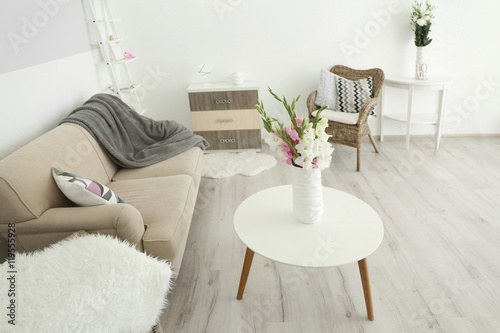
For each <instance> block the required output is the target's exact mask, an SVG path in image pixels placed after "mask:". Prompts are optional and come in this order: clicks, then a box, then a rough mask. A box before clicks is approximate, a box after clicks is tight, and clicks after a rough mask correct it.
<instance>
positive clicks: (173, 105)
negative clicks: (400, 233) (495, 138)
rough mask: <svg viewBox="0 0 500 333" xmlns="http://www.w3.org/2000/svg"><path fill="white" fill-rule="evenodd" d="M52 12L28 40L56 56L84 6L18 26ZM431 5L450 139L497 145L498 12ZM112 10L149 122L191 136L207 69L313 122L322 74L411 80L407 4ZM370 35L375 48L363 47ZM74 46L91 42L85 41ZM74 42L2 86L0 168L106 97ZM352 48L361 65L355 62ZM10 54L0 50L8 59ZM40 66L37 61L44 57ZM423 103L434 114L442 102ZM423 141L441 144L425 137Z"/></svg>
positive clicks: (433, 52)
mask: <svg viewBox="0 0 500 333" xmlns="http://www.w3.org/2000/svg"><path fill="white" fill-rule="evenodd" d="M54 1H57V3H59V4H60V11H58V12H57V15H56V16H55V17H54V18H53V19H51V20H50V21H49V22H48V23H47V24H46V25H45V26H43V27H41V28H40V31H39V33H37V35H36V36H34V39H31V40H30V43H35V42H36V43H35V44H37V45H39V49H40V48H42V49H43V47H44V46H47V45H53V44H51V43H52V39H53V38H56V36H55V35H51V34H50V33H47V32H48V31H49V32H50V29H51V28H50V24H53V22H59V20H60V22H65V23H64V24H67V25H73V24H75V19H73V20H72V19H71V18H72V17H74V15H75V14H74V13H73V12H71V13H72V14H70V15H69V18H68V17H67V15H66V14H65V10H68V9H69V8H72V9H74V8H75V7H74V6H71V5H70V3H71V2H74V1H79V0H30V2H32V3H34V4H35V7H33V6H31V7H26V8H27V9H26V10H27V11H28V12H26V13H25V14H22V15H21V16H19V14H18V20H14V21H16V22H18V23H19V22H21V21H20V20H21V18H22V17H23V15H24V16H26V17H28V19H30V16H29V15H30V13H31V14H33V13H34V14H38V15H39V7H40V4H41V3H45V4H47V3H54ZM9 3H11V2H8V3H5V4H4V5H5V6H8V4H9ZM433 3H434V4H436V5H437V6H438V11H437V14H436V24H435V25H434V26H433V28H432V32H431V37H432V38H434V41H433V42H432V44H431V45H430V46H429V47H428V49H427V50H426V51H427V54H426V58H427V60H428V63H429V71H430V75H439V74H449V75H452V76H454V77H455V80H456V81H455V84H454V86H453V87H452V90H451V92H450V94H449V98H448V114H447V116H446V119H447V121H446V122H445V124H444V134H469V133H477V134H489V133H500V93H499V92H500V66H499V65H498V59H500V43H499V42H498V41H499V40H500V20H498V19H497V13H498V12H499V11H500V3H499V2H498V1H497V0H477V1H474V2H472V1H466V0H436V1H434V2H433ZM110 4H111V7H112V9H113V11H114V12H115V14H116V16H119V17H121V18H122V21H120V22H119V23H118V26H119V29H120V32H121V34H122V37H124V38H125V42H124V43H125V44H124V45H125V49H126V50H132V51H133V52H134V53H135V54H136V55H137V56H138V57H139V58H138V60H137V61H135V62H134V63H133V66H132V70H133V72H134V76H135V78H136V80H137V81H138V82H143V83H145V86H146V87H148V89H146V90H144V104H146V105H145V106H146V107H147V108H148V111H147V113H146V115H147V116H150V117H152V118H155V119H176V120H179V121H181V122H183V123H185V124H186V125H187V126H188V127H189V126H191V120H190V115H189V105H188V99H187V95H186V92H185V89H186V87H187V86H188V84H189V83H190V82H195V81H199V80H200V78H199V77H198V75H197V70H198V69H199V68H200V67H201V65H203V64H204V63H209V64H211V65H212V72H213V74H212V75H211V77H210V78H209V79H210V80H211V81H214V82H216V81H224V80H226V75H227V74H229V73H231V72H233V71H243V72H244V73H245V74H246V77H247V79H249V80H257V81H259V82H260V84H261V87H262V89H261V98H262V99H263V100H264V103H265V104H266V106H267V107H268V108H269V110H271V111H272V110H275V111H276V110H278V109H279V105H278V104H277V103H275V102H274V101H273V100H272V99H271V98H270V96H269V94H268V93H267V92H266V87H267V86H270V87H272V88H273V89H274V90H275V91H276V92H277V93H279V94H280V95H283V94H284V95H286V96H288V97H289V98H293V97H295V96H296V95H298V94H301V95H302V98H301V101H300V103H299V112H302V113H304V114H305V100H306V98H307V95H308V94H309V92H310V91H312V90H314V89H315V88H316V85H317V80H318V76H319V70H320V68H325V69H326V68H330V67H331V66H332V65H334V64H346V65H348V66H351V67H355V68H369V67H380V68H382V69H383V70H384V71H385V72H386V75H387V76H391V75H392V76H394V75H412V74H413V64H414V57H415V47H414V45H413V42H412V40H413V35H412V31H411V30H410V27H409V24H408V22H409V14H410V11H411V4H412V2H411V1H409V0H399V1H398V0H358V1H340V0H316V1H309V2H306V1H298V0H274V1H264V0H186V1H157V0H142V1H118V0H110ZM398 5H399V7H398ZM37 6H38V7H37ZM32 7H33V8H35V9H36V11H35V12H33V10H34V9H33V8H32ZM16 8H17V7H16ZM40 8H42V7H40ZM383 13H385V15H383ZM34 14H33V15H34ZM79 17H81V16H79ZM40 22H41V21H40ZM42 23H43V22H42ZM77 24H84V23H83V22H79V23H77ZM3 27H4V28H3V29H4V30H1V29H0V30H1V31H0V32H2V35H5V34H6V33H8V32H9V31H8V30H5V29H6V28H5V26H3ZM42 28H43V29H42ZM47 29H48V30H47ZM13 31H18V30H13ZM69 31H75V30H74V29H68V32H69ZM77 31H81V29H77ZM360 31H361V32H360ZM364 34H368V35H369V36H367V37H366V38H364V39H363V35H364ZM4 37H5V36H4ZM58 38H59V37H58ZM66 38H79V39H82V40H85V41H86V42H87V39H86V36H81V35H79V36H75V35H72V36H69V37H66ZM66 38H64V39H63V40H59V42H60V46H59V47H61V51H60V52H55V53H54V52H51V53H50V54H51V58H53V59H55V60H53V61H51V62H45V63H43V64H38V65H35V66H31V67H27V68H23V69H19V70H16V71H11V72H8V73H4V74H0V113H1V116H2V117H1V121H0V158H1V157H4V156H5V155H7V154H8V153H10V152H12V151H14V150H15V149H17V148H18V147H20V146H21V145H23V144H25V143H26V142H28V141H29V140H31V139H32V138H35V137H37V136H38V135H40V134H42V133H43V132H45V131H47V130H49V129H50V128H52V127H54V126H55V125H57V123H58V122H59V121H60V119H62V118H63V117H64V116H66V115H67V114H68V113H69V112H70V111H71V110H72V109H73V108H75V107H77V106H79V105H81V104H82V103H83V102H84V101H85V100H86V99H87V98H88V97H90V96H91V95H92V94H93V93H95V92H96V91H99V90H100V88H101V86H102V85H101V84H100V83H99V82H98V81H102V77H100V78H98V77H97V75H96V67H95V66H94V61H93V57H92V53H91V52H90V51H87V52H83V53H78V54H73V55H69V56H68V54H65V51H64V47H65V45H66V44H65V43H64V42H65V39H66ZM77 44H78V43H77ZM30 45H31V44H30ZM33 45H34V44H33ZM78 45H81V43H79V44H78ZM349 47H351V48H349ZM353 48H356V50H355V52H357V53H352V52H349V51H348V50H351V51H353ZM71 49H72V50H74V49H75V48H73V47H72V48H71ZM346 50H347V51H346ZM5 51H6V50H5V49H1V50H0V54H5V53H4V52H5ZM31 54H32V55H33V56H34V57H36V55H37V53H36V50H35V51H32V52H31ZM56 58H57V59H56ZM59 58H60V59H59ZM488 81H489V82H490V83H489V84H485V83H484V82H488ZM387 99H388V102H389V105H388V107H389V108H390V109H391V110H396V109H397V108H398V107H402V108H404V106H405V103H406V102H405V96H404V95H403V94H401V93H399V94H398V93H396V94H391V96H390V98H389V97H388V98H387ZM417 99H418V101H417V103H418V104H420V105H421V106H422V107H426V106H427V105H432V102H435V101H436V96H433V95H432V94H430V95H422V96H417ZM428 102H429V103H428ZM427 103H428V104H427ZM430 107H431V106H428V108H430ZM371 126H372V130H373V131H374V132H375V134H377V133H378V119H371ZM414 130H415V133H430V132H432V128H430V127H422V126H421V127H418V126H415V127H414ZM403 133H404V126H403V124H390V126H389V134H403Z"/></svg>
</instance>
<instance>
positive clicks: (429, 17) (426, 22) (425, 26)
mask: <svg viewBox="0 0 500 333" xmlns="http://www.w3.org/2000/svg"><path fill="white" fill-rule="evenodd" d="M412 8H413V12H412V13H411V22H410V24H411V26H412V30H413V31H415V45H416V46H427V45H429V44H430V43H431V42H432V39H429V32H430V31H431V25H432V23H433V22H434V12H435V10H436V6H432V5H431V4H430V2H429V1H426V2H425V5H424V4H423V3H422V2H415V4H414V5H413V7H412Z"/></svg>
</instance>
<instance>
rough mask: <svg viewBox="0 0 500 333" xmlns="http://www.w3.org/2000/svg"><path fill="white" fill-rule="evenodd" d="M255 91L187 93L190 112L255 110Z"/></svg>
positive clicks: (256, 95)
mask: <svg viewBox="0 0 500 333" xmlns="http://www.w3.org/2000/svg"><path fill="white" fill-rule="evenodd" d="M258 102H259V101H258V92H257V90H244V91H212V92H197V93H189V106H190V108H191V111H211V110H238V109H255V104H257V103H258Z"/></svg>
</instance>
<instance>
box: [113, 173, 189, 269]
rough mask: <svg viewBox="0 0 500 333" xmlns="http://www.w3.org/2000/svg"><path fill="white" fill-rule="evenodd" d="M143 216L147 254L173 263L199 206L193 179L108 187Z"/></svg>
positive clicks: (119, 183) (161, 179)
mask: <svg viewBox="0 0 500 333" xmlns="http://www.w3.org/2000/svg"><path fill="white" fill-rule="evenodd" d="M107 185H108V187H109V188H111V189H112V190H113V191H115V192H116V193H117V194H118V195H119V196H120V198H122V199H123V200H125V202H126V203H128V204H130V205H132V206H134V207H135V208H137V210H138V211H139V212H140V213H141V215H142V219H143V221H144V225H145V226H146V231H145V233H144V236H143V245H144V250H145V252H146V253H148V254H151V255H153V256H155V257H159V258H161V259H169V260H171V261H173V260H174V259H175V258H176V257H177V255H178V254H179V253H180V251H182V250H183V245H184V244H183V242H185V239H186V238H187V235H188V233H189V227H190V225H191V217H192V213H193V210H194V205H195V203H196V196H197V192H196V188H195V186H194V182H193V178H192V177H190V176H187V175H177V176H170V177H155V178H146V179H130V180H120V181H114V182H110V183H108V184H107Z"/></svg>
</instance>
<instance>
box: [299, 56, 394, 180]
mask: <svg viewBox="0 0 500 333" xmlns="http://www.w3.org/2000/svg"><path fill="white" fill-rule="evenodd" d="M330 72H332V73H334V74H336V75H338V76H341V77H343V78H346V79H348V80H352V81H356V80H359V79H363V78H367V77H369V76H371V77H373V95H372V98H371V99H369V100H368V101H366V102H365V104H364V105H363V106H362V107H361V110H360V111H359V115H358V119H357V123H356V124H347V123H343V122H340V121H338V120H337V121H332V120H329V121H328V127H327V128H326V133H327V134H330V135H332V137H331V138H330V140H329V141H330V142H332V143H339V144H342V145H346V146H349V147H354V148H356V149H357V162H356V163H357V166H356V170H357V171H359V168H360V162H359V158H360V148H361V139H362V138H363V137H364V136H365V135H368V137H369V138H370V141H371V142H372V144H373V148H375V152H377V153H378V147H377V144H376V143H375V141H374V140H373V137H372V135H371V132H370V128H369V127H368V123H367V120H368V116H369V115H370V113H371V111H372V110H373V108H375V106H376V105H377V103H378V102H379V101H380V94H381V91H382V84H383V83H384V77H385V76H384V72H383V71H382V70H381V69H379V68H372V69H368V70H356V69H352V68H349V67H346V66H342V65H336V66H333V67H332V69H331V70H330ZM317 93H318V92H317V91H313V92H312V93H311V94H309V97H308V98H307V109H308V112H309V120H310V121H312V120H313V119H314V116H313V115H312V113H313V112H314V111H316V110H318V109H319V108H320V106H318V105H316V104H315V103H314V102H315V100H316V95H317ZM327 118H328V117H327Z"/></svg>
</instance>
